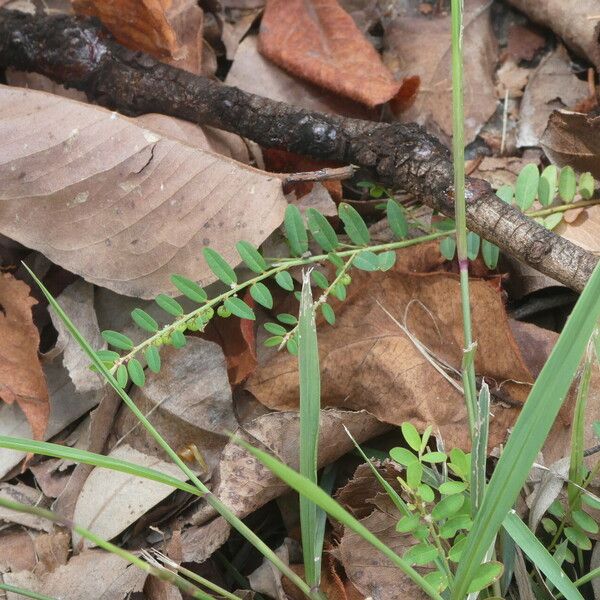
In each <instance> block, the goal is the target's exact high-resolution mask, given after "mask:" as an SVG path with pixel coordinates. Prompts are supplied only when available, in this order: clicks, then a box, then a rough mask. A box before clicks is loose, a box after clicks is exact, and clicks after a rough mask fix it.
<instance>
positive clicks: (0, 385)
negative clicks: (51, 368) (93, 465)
mask: <svg viewBox="0 0 600 600" xmlns="http://www.w3.org/2000/svg"><path fill="white" fill-rule="evenodd" d="M29 293H30V289H29V286H28V285H27V284H26V283H23V282H22V281H18V280H17V279H15V278H14V277H13V276H12V275H11V274H10V273H0V340H1V341H0V400H4V402H7V403H8V404H13V403H16V404H18V405H19V407H20V409H21V410H22V411H23V413H24V414H25V416H26V417H27V421H28V422H29V425H30V427H31V431H32V433H33V438H34V439H37V440H40V439H42V438H43V437H44V432H45V430H46V426H47V424H48V416H49V414H50V403H49V400H48V388H47V385H46V380H45V378H44V373H43V371H42V367H41V365H40V361H39V359H38V348H39V345H40V334H39V332H38V330H37V327H36V326H35V325H34V323H33V320H32V315H31V307H32V306H33V305H34V304H37V300H35V299H34V298H32V297H31V296H30V295H29Z"/></svg>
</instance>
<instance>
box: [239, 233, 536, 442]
mask: <svg viewBox="0 0 600 600" xmlns="http://www.w3.org/2000/svg"><path fill="white" fill-rule="evenodd" d="M440 264H441V258H440V255H439V250H438V245H437V244H435V243H433V244H429V245H422V246H416V247H415V249H406V250H403V251H400V252H399V253H398V260H397V264H396V266H395V267H394V268H393V269H392V270H390V271H387V272H385V273H369V274H364V273H360V272H358V273H355V274H353V276H352V277H353V282H352V284H351V286H350V287H349V288H348V297H347V299H346V301H345V302H343V303H341V304H340V305H336V307H335V310H336V323H335V327H328V326H325V325H324V326H323V329H322V330H321V331H320V333H319V352H320V356H321V377H322V382H321V394H322V402H323V405H324V406H337V407H339V408H344V409H366V410H368V411H369V412H370V413H372V414H374V415H375V416H376V417H377V418H379V419H380V420H382V421H384V422H386V423H390V424H394V425H400V424H401V423H402V422H404V421H411V422H412V423H414V425H415V426H416V427H417V428H419V429H421V430H423V429H424V428H425V427H427V426H428V425H433V426H434V427H436V428H439V430H440V431H441V435H442V437H443V439H444V443H445V445H446V447H453V446H459V447H462V448H466V447H468V446H469V444H470V441H469V435H468V425H467V416H466V409H465V405H464V399H463V396H462V394H461V393H460V392H459V391H458V390H457V389H456V387H455V386H454V385H453V384H452V383H451V382H449V381H448V380H447V379H446V378H444V377H443V376H442V375H440V373H439V372H438V371H437V370H436V369H435V368H434V366H433V365H432V363H431V362H430V361H429V360H428V359H427V358H426V357H425V356H424V355H423V353H421V352H420V351H419V350H418V349H417V347H416V345H415V343H414V342H413V341H412V340H411V339H409V337H407V335H405V333H403V331H402V330H401V328H400V327H399V326H398V325H397V324H396V323H395V322H394V321H393V320H392V318H391V317H390V316H389V315H388V314H387V313H386V311H387V312H389V313H390V314H391V315H392V316H393V318H395V319H396V320H397V321H398V322H399V323H400V324H403V325H405V327H406V328H407V329H408V331H409V332H410V333H411V335H412V336H414V338H416V340H418V341H419V342H420V343H421V344H424V345H425V346H426V347H427V348H428V349H429V351H430V353H431V355H432V356H433V357H434V360H437V361H441V362H442V363H445V364H447V365H451V366H452V367H453V368H454V369H460V365H461V361H462V354H463V353H462V343H463V341H462V340H463V332H462V325H461V323H462V321H461V318H462V317H461V309H460V289H459V288H460V285H459V281H458V279H457V277H456V276H455V275H452V274H449V273H440V272H428V271H432V270H433V271H435V270H436V268H439V265H440ZM471 285H472V287H471V298H472V307H473V337H474V339H476V340H477V344H478V345H477V353H476V359H475V366H476V370H477V374H478V375H481V376H485V377H486V379H487V381H488V382H489V383H490V384H491V386H492V388H493V387H497V388H499V392H500V393H499V399H502V400H504V401H508V404H509V405H512V406H519V405H520V404H521V403H522V402H524V401H525V399H526V397H527V394H528V393H529V390H530V385H531V382H532V381H533V379H532V375H531V373H530V371H529V369H528V368H527V366H526V364H525V363H524V361H523V358H522V356H521V353H520V351H519V348H518V347H517V344H516V342H515V340H514V338H513V335H512V332H511V330H510V327H509V324H508V321H507V317H506V312H505V309H504V306H503V303H502V298H501V295H500V292H499V291H498V290H497V289H495V288H494V287H493V286H492V285H491V284H490V283H488V282H486V281H483V280H473V282H472V284H471ZM455 383H456V382H455ZM247 388H248V389H249V391H250V392H251V393H252V394H254V395H255V396H256V398H257V399H258V400H259V401H260V402H262V403H263V404H265V405H266V406H268V407H269V408H272V409H275V410H290V409H295V408H296V407H297V405H298V372H297V363H296V358H295V357H290V356H289V355H286V354H284V353H279V354H277V355H275V356H274V357H273V359H272V360H270V361H268V362H267V363H266V364H264V365H263V366H261V367H259V368H258V369H257V370H256V372H255V373H254V375H253V376H252V377H251V378H250V379H249V381H248V383H247ZM493 413H494V415H493V417H492V420H491V425H490V447H493V446H495V445H497V444H499V443H501V442H502V441H503V440H504V439H505V436H506V433H507V430H508V428H509V427H510V426H511V425H512V423H513V422H514V419H515V418H516V415H517V410H516V408H507V407H506V406H502V405H500V406H495V407H494V410H493Z"/></svg>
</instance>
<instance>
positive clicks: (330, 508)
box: [234, 438, 442, 600]
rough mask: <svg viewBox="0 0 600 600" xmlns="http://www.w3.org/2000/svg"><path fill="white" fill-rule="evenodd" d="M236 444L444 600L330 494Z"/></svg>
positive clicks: (277, 462) (256, 451)
mask: <svg viewBox="0 0 600 600" xmlns="http://www.w3.org/2000/svg"><path fill="white" fill-rule="evenodd" d="M234 441H235V442H236V443H237V444H239V445H240V446H242V447H244V448H245V449H246V450H247V451H248V452H249V453H250V454H252V455H253V456H254V457H256V458H257V459H258V460H259V461H260V462H261V463H263V464H264V465H265V466H266V467H267V468H268V469H269V470H270V471H272V472H273V473H274V474H275V475H277V477H279V478H280V479H281V480H282V481H283V482H284V483H286V484H287V485H289V486H290V487H291V488H292V489H294V490H296V491H297V492H299V493H300V494H302V495H303V496H306V497H307V498H309V499H310V500H311V501H312V502H314V503H315V504H316V505H317V506H320V507H321V508H322V509H323V510H324V511H325V512H326V513H327V514H328V515H330V516H331V517H333V518H334V519H336V520H338V521H339V522H340V523H342V525H345V526H346V527H348V528H349V529H351V530H352V531H354V532H355V533H357V534H358V535H360V536H361V537H362V538H363V539H364V540H365V541H367V542H368V543H369V544H371V545H372V546H373V547H374V548H376V549H377V550H379V551H380V552H381V553H382V554H384V555H385V556H386V557H387V558H389V559H390V561H391V562H392V563H394V565H396V566H397V567H399V568H400V570H401V571H402V572H403V573H405V574H406V575H407V576H408V577H409V578H410V579H411V580H412V581H414V582H415V583H416V584H417V585H418V586H419V587H420V588H421V589H422V590H423V591H424V592H425V593H426V594H427V595H428V596H430V597H431V598H434V600H442V597H441V596H440V594H438V592H436V590H435V589H434V588H433V586H431V585H430V584H429V583H428V582H427V581H426V580H425V579H424V578H423V577H422V576H421V575H420V574H419V573H418V572H417V571H415V569H413V568H412V567H411V566H410V564H409V563H408V562H407V561H405V560H404V559H403V558H402V557H400V556H398V555H397V554H396V553H395V552H394V551H393V550H392V549H391V548H389V547H388V546H387V545H386V544H384V543H383V542H382V541H381V540H380V539H379V538H378V537H377V536H375V535H373V533H371V532H370V531H369V530H368V529H367V528H366V527H365V526H364V525H363V524H362V523H361V522H360V521H358V520H357V519H356V518H354V517H353V516H352V515H351V514H350V513H349V512H348V511H347V510H346V509H345V508H344V507H342V506H341V505H340V504H338V503H337V502H336V501H335V500H334V499H333V498H332V497H331V496H329V494H327V493H326V492H324V491H323V490H322V489H321V488H320V487H319V486H318V485H315V484H314V483H313V482H312V481H309V480H308V479H306V477H303V476H302V475H300V473H297V472H296V471H294V469H292V468H290V467H288V466H287V465H286V464H284V463H282V462H281V461H280V460H278V459H277V458H275V457H274V456H272V455H270V454H268V453H267V452H264V451H263V450H259V449H258V448H254V447H253V446H251V445H250V444H248V442H246V441H244V440H241V439H239V438H234Z"/></svg>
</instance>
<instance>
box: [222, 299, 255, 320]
mask: <svg viewBox="0 0 600 600" xmlns="http://www.w3.org/2000/svg"><path fill="white" fill-rule="evenodd" d="M223 304H224V305H225V308H226V309H227V310H229V311H230V312H231V314H232V315H235V316H236V317H239V318H240V319H248V320H250V321H255V320H256V316H255V314H254V311H253V310H252V309H251V308H250V307H249V306H248V305H247V304H246V303H245V302H244V301H243V300H242V299H241V298H238V297H237V296H231V297H229V298H225V302H223Z"/></svg>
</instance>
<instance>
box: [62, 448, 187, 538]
mask: <svg viewBox="0 0 600 600" xmlns="http://www.w3.org/2000/svg"><path fill="white" fill-rule="evenodd" d="M108 456H111V457H114V458H117V459H121V460H126V461H129V462H132V463H135V464H138V465H141V466H144V467H149V468H151V469H155V470H157V471H160V472H161V473H166V474H167V475H170V476H171V477H175V478H176V479H179V480H180V481H185V479H186V476H185V475H184V474H183V473H182V472H181V471H180V470H179V468H178V467H177V466H175V465H174V464H173V463H170V462H165V461H162V460H160V459H158V458H155V457H153V456H148V455H147V454H142V453H141V452H138V451H137V450H134V449H133V448H132V447H131V446H127V445H126V444H124V445H122V446H119V447H118V448H116V449H115V450H113V451H111V452H110V454H109V455H108ZM171 493H173V488H172V487H170V486H168V485H165V484H163V483H157V482H156V481H150V480H149V479H140V478H139V477H136V476H134V475H128V474H127V473H119V472H116V471H110V470H107V469H101V468H99V467H96V468H95V469H94V470H93V471H92V472H91V473H90V475H89V477H88V478H87V480H86V482H85V483H84V484H83V488H82V490H81V493H80V494H79V498H78V500H77V504H76V506H75V513H74V517H73V518H74V520H75V522H76V523H77V524H78V525H81V526H82V527H85V528H86V529H89V530H90V531H92V532H93V533H95V534H96V535H98V536H100V537H101V538H103V539H105V540H110V539H112V538H113V537H115V536H116V535H118V534H119V533H121V532H122V531H123V530H124V529H126V528H127V527H129V525H131V524H132V523H135V521H137V519H139V518H140V517H141V516H142V515H143V514H144V513H146V512H147V511H148V510H150V509H151V508H152V507H153V506H155V505H156V504H158V503H159V502H161V501H162V500H164V499H165V498H166V497H167V496H168V495H169V494H171ZM79 540H81V538H80V537H79V536H78V535H75V534H74V535H73V545H74V546H75V547H78V546H79ZM83 545H84V547H86V548H89V547H92V546H93V545H94V544H93V543H92V542H90V541H89V540H83Z"/></svg>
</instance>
